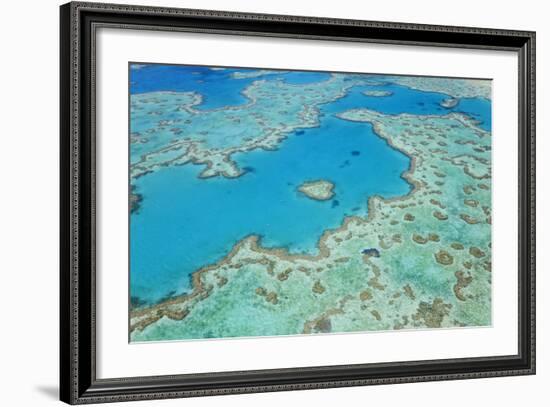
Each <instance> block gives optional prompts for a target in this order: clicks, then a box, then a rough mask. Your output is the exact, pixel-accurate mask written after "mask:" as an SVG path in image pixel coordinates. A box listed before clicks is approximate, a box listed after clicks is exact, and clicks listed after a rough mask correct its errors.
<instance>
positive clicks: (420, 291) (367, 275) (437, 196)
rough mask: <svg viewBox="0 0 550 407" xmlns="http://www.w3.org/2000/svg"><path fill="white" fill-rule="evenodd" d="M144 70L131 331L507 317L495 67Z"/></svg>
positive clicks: (248, 330)
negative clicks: (412, 71) (496, 211)
mask: <svg viewBox="0 0 550 407" xmlns="http://www.w3.org/2000/svg"><path fill="white" fill-rule="evenodd" d="M128 69H129V72H128V77H129V86H128V100H129V198H128V202H129V217H130V222H129V225H130V226H129V247H130V254H129V259H130V262H129V300H130V313H129V320H130V321H129V337H130V341H131V342H143V341H168V340H185V339H208V338H229V337H245V336H256V337H258V336H275V335H301V334H318V333H324V334H326V333H343V332H356V331H387V330H403V329H404V330H411V329H412V330H416V329H435V328H462V327H483V326H490V325H491V323H492V320H491V196H492V195H491V171H492V170H491V162H492V160H491V155H492V149H491V146H492V137H491V89H492V87H491V84H492V81H491V80H490V79H483V78H454V77H429V76H407V75H391V74H383V73H375V74H373V73H348V72H324V71H323V72H321V71H300V70H279V69H278V70H274V69H255V68H249V67H221V66H199V65H174V64H162V63H154V64H152V63H147V62H129V64H128ZM120 294H121V295H125V293H120Z"/></svg>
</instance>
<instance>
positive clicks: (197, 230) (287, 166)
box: [130, 66, 490, 302]
mask: <svg viewBox="0 0 550 407" xmlns="http://www.w3.org/2000/svg"><path fill="white" fill-rule="evenodd" d="M158 68H181V67H164V66H161V67H158ZM185 68H188V69H187V70H186V71H185V72H186V75H187V76H185V80H177V79H175V78H176V77H178V76H179V77H181V70H180V71H179V73H178V74H177V75H175V76H174V75H166V72H165V75H159V73H158V72H155V70H153V71H152V72H153V75H152V77H149V79H151V80H150V83H153V84H155V86H152V87H151V86H150V87H149V88H147V87H144V86H141V85H138V84H139V83H141V82H140V81H139V80H137V82H135V83H133V84H132V86H133V87H132V91H133V92H140V91H141V92H145V91H154V90H178V91H189V90H194V91H197V92H199V93H201V94H203V95H205V98H204V100H203V103H202V104H201V105H200V108H202V109H206V108H215V107H222V106H227V105H237V104H243V103H245V101H246V99H245V98H244V97H243V96H242V94H241V91H242V90H243V89H244V88H245V87H246V86H247V85H248V84H249V83H251V82H252V81H254V80H257V79H258V78H257V77H256V78H246V79H231V77H230V74H231V72H234V71H239V72H242V71H243V70H241V69H236V70H223V71H212V70H210V69H209V68H200V67H193V70H190V69H189V67H185ZM147 69H150V68H148V67H146V68H142V69H139V70H135V73H138V74H139V75H142V74H143V73H147ZM190 72H191V73H190ZM193 72H202V74H197V73H193ZM150 73H151V72H150ZM157 75H159V76H158V78H164V79H159V80H153V79H154V78H155V77H157ZM301 75H303V76H301ZM325 75H327V74H324V73H309V72H306V73H300V72H291V73H284V74H278V75H269V78H268V79H270V80H277V79H283V80H286V81H288V82H289V83H293V84H300V83H307V82H311V81H315V80H317V81H320V80H325V79H326V78H327V77H328V76H325ZM200 78H202V79H200ZM265 78H267V76H266V77H264V79H265ZM132 79H133V80H136V79H138V78H135V75H134V77H132ZM180 79H181V78H180ZM143 82H149V81H143ZM176 83H177V85H176ZM365 90H385V91H386V90H387V91H390V92H392V93H393V95H392V96H387V97H369V96H365V95H364V94H363V92H364V91H365ZM447 97H448V96H447V95H443V94H440V93H434V92H422V91H419V90H414V89H410V88H407V87H404V86H399V85H394V84H391V83H388V84H385V85H382V86H356V87H354V88H352V89H351V90H350V91H349V94H348V95H347V96H346V97H344V98H341V99H339V100H338V101H336V102H333V103H330V104H327V105H325V106H323V107H322V110H321V112H322V114H321V124H320V127H318V128H314V129H307V130H299V131H297V132H295V133H293V134H290V135H289V137H288V138H287V140H285V141H284V142H283V143H282V144H281V145H280V147H279V149H278V150H277V151H263V150H257V151H253V152H249V153H246V154H236V155H234V156H233V158H234V159H235V160H236V161H237V163H238V165H239V166H240V167H241V168H243V169H245V170H246V173H245V174H244V175H243V176H241V177H239V178H236V179H227V178H223V177H216V178H211V179H206V180H205V179H199V178H198V174H199V173H200V171H201V170H202V168H201V167H199V166H191V165H186V166H183V167H171V168H166V169H163V170H161V171H158V172H155V173H153V174H150V175H147V176H145V177H142V178H140V179H138V180H135V181H134V184H135V185H136V186H137V187H138V189H139V191H140V192H141V193H142V194H143V195H144V204H143V205H142V208H141V209H140V211H139V213H137V214H133V215H132V216H131V241H130V245H131V259H130V260H131V295H132V296H135V297H139V298H140V300H144V301H147V302H155V301H158V300H160V299H162V298H163V297H165V296H167V295H173V294H179V293H182V292H185V291H188V290H189V289H190V274H191V273H192V272H193V271H196V270H197V269H199V268H200V267H202V266H205V265H208V264H212V263H214V262H216V261H218V260H219V259H221V258H223V257H224V256H225V255H226V254H227V253H228V252H229V251H230V250H231V248H232V247H233V246H234V245H235V244H236V243H237V242H238V241H239V240H240V239H242V238H244V237H245V236H247V235H250V234H255V235H260V236H262V245H264V246H266V247H285V248H287V249H288V250H289V251H291V252H295V253H296V252H308V253H313V252H315V251H316V243H317V241H318V239H319V237H320V236H321V234H322V233H323V231H325V230H326V229H330V228H335V227H338V226H339V225H340V224H341V222H342V220H343V218H344V217H345V216H348V215H351V214H357V215H363V216H365V215H366V213H367V207H366V203H367V200H368V197H370V196H372V195H375V194H378V195H382V196H384V197H395V196H401V195H405V194H407V193H408V191H410V188H411V186H410V185H409V184H408V183H407V182H406V181H405V180H404V179H403V178H401V174H402V173H403V172H404V171H406V170H407V168H408V167H409V164H410V160H409V158H408V157H406V156H405V155H403V154H402V153H400V152H398V151H396V150H394V149H392V148H391V147H390V146H389V145H387V144H386V142H385V141H383V140H382V139H380V138H378V137H377V136H376V135H375V134H374V133H373V132H372V129H371V127H370V125H367V124H362V123H354V122H347V121H344V120H341V119H338V118H335V117H334V114H336V113H340V112H343V111H345V110H348V109H353V108H357V107H365V108H369V109H373V110H377V111H379V112H381V113H385V114H399V113H412V114H437V115H441V114H445V113H447V112H449V111H462V112H464V113H466V114H470V113H468V112H472V115H473V113H475V115H478V116H477V117H475V118H476V119H478V120H480V121H481V122H482V124H481V127H484V128H489V129H490V102H488V101H486V100H484V99H471V100H470V99H463V100H461V102H460V103H459V104H458V105H457V106H456V107H455V108H453V109H445V108H443V107H442V106H441V105H440V102H441V101H442V100H443V99H446V98H447ZM316 179H327V180H330V181H331V182H333V183H335V184H336V188H335V192H336V196H335V197H334V199H333V200H331V201H327V202H320V201H315V200H312V199H309V198H307V197H305V196H303V195H302V194H300V193H298V192H297V191H296V190H297V187H298V186H299V185H300V184H301V183H303V182H305V181H308V180H316Z"/></svg>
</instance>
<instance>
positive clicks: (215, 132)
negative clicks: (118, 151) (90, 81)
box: [130, 71, 366, 178]
mask: <svg viewBox="0 0 550 407" xmlns="http://www.w3.org/2000/svg"><path fill="white" fill-rule="evenodd" d="M259 72H262V71H258V72H256V73H254V72H253V73H248V72H244V73H242V74H243V75H255V76H256V75H259ZM237 73H238V72H235V73H234V74H237ZM263 74H265V72H264V73H263ZM365 83H366V81H365V78H364V76H359V75H355V76H354V75H340V74H332V75H331V76H330V79H328V80H326V81H321V82H315V83H311V84H306V85H292V84H289V83H287V82H284V81H282V80H269V81H268V80H262V79H259V80H256V81H254V82H253V83H252V84H251V85H250V86H248V87H247V88H246V89H245V90H244V91H243V92H242V93H243V96H244V97H245V98H246V99H247V100H248V102H247V103H245V104H242V105H238V106H229V107H222V108H217V109H210V110H206V109H200V108H199V107H198V105H200V104H201V102H202V96H201V95H199V94H197V93H194V92H148V93H142V94H133V95H132V96H131V103H130V115H131V117H132V121H131V135H130V141H131V144H132V149H131V163H130V165H131V167H130V176H131V177H132V178H138V177H140V176H143V175H145V174H147V173H150V172H153V171H157V170H159V169H160V168H162V167H168V166H173V165H185V164H197V165H203V166H205V168H204V170H203V171H202V172H201V174H200V177H202V178H208V177H215V176H225V177H229V178H231V177H238V176H240V175H242V174H243V173H244V171H243V170H242V169H240V168H239V167H238V166H237V164H236V162H235V161H234V160H232V158H231V156H232V155H233V154H235V153H238V152H247V151H251V150H255V149H264V150H275V149H277V147H278V145H279V143H280V142H281V141H282V140H284V139H285V138H286V137H287V136H288V134H289V133H291V132H293V131H295V130H297V129H300V128H311V127H316V126H318V124H319V109H318V106H319V105H321V104H324V103H329V102H332V101H335V100H337V99H339V98H341V97H343V96H345V95H346V92H347V90H348V89H349V88H351V87H353V86H356V85H361V84H365ZM274 107H275V108H274Z"/></svg>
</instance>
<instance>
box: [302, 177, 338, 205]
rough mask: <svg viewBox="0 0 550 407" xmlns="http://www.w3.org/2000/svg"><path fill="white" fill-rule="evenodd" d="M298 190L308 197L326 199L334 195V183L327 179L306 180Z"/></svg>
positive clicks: (319, 199) (318, 199)
mask: <svg viewBox="0 0 550 407" xmlns="http://www.w3.org/2000/svg"><path fill="white" fill-rule="evenodd" d="M298 191H300V192H301V193H303V194H304V195H306V196H307V197H308V198H311V199H315V200H317V201H326V200H328V199H332V197H334V184H333V183H332V182H330V181H327V180H319V181H310V182H304V183H303V184H302V185H300V186H299V187H298Z"/></svg>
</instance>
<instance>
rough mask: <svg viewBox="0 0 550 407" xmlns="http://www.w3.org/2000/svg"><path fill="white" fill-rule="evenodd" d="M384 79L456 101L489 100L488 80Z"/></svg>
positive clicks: (408, 77) (405, 77)
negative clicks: (469, 99)
mask: <svg viewBox="0 0 550 407" xmlns="http://www.w3.org/2000/svg"><path fill="white" fill-rule="evenodd" d="M386 79H388V80H389V81H391V82H393V83H397V84H399V85H403V86H407V87H409V88H413V89H418V90H422V91H428V92H440V93H444V94H446V95H449V96H452V97H453V98H456V99H460V98H474V97H482V98H485V99H489V100H490V99H491V81H490V80H481V79H461V78H434V77H429V76H386Z"/></svg>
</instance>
